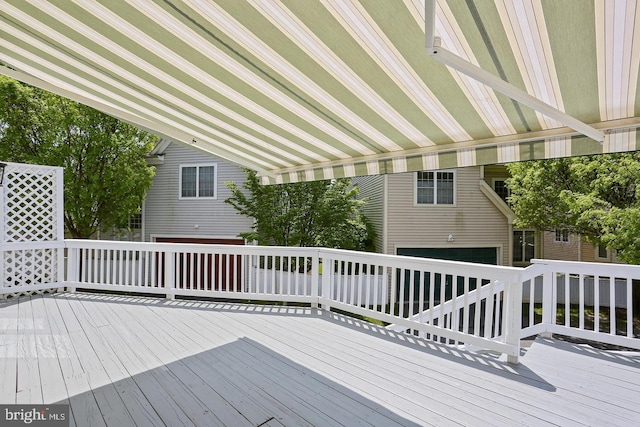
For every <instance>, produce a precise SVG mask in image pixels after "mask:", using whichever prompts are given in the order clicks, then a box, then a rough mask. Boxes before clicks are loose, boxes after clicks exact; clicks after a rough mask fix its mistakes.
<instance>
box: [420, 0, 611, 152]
mask: <svg viewBox="0 0 640 427" xmlns="http://www.w3.org/2000/svg"><path fill="white" fill-rule="evenodd" d="M436 6H437V0H425V3H424V7H425V14H424V16H425V18H424V24H425V28H424V29H425V43H426V49H427V54H429V56H431V57H432V58H433V59H435V60H436V61H438V62H441V63H443V64H445V65H448V66H449V67H451V68H453V69H454V70H457V71H459V72H461V73H463V74H466V75H467V76H469V77H471V78H472V79H474V80H477V81H479V82H480V83H483V84H485V85H487V86H489V87H490V88H492V89H494V90H495V91H498V92H500V93H502V94H503V95H506V96H508V97H509V98H511V99H513V100H515V101H518V102H520V103H521V104H524V105H526V106H528V107H530V108H533V109H534V110H536V111H538V112H539V113H541V114H544V115H545V116H547V117H550V118H552V119H555V120H557V121H559V122H560V123H562V124H564V125H565V126H567V127H570V128H571V129H574V130H576V131H578V132H580V133H581V134H583V135H586V136H588V137H589V138H591V139H594V140H596V141H598V142H599V143H601V144H602V143H603V142H604V134H603V133H602V132H601V131H599V130H597V129H595V128H594V127H592V126H589V125H588V124H586V123H583V122H581V121H580V120H578V119H576V118H575V117H573V116H570V115H568V114H567V113H565V112H563V111H560V110H559V109H557V108H555V107H552V106H551V105H549V104H547V103H545V102H542V101H540V100H539V99H538V98H536V97H533V96H531V95H529V94H528V93H527V92H525V91H524V90H522V89H520V88H518V87H516V86H514V85H512V84H511V83H508V82H506V81H504V80H502V79H501V78H499V77H497V76H495V75H493V74H491V73H490V72H488V71H486V70H483V69H482V68H480V67H478V66H477V65H475V64H472V63H471V62H469V61H467V60H466V59H463V58H461V57H459V56H458V55H456V54H454V53H452V52H449V51H448V50H446V49H444V48H443V47H442V46H441V40H440V37H437V36H436V35H435V28H436V26H435V23H436Z"/></svg>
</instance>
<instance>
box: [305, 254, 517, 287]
mask: <svg viewBox="0 0 640 427" xmlns="http://www.w3.org/2000/svg"><path fill="white" fill-rule="evenodd" d="M318 252H319V254H320V256H323V255H328V256H331V257H332V258H334V259H339V260H343V261H359V262H363V263H365V264H375V265H384V266H388V267H397V268H415V269H424V268H425V267H427V268H428V267H431V268H434V270H439V271H435V272H441V271H446V274H453V275H460V276H464V275H471V276H475V277H486V278H496V279H502V280H519V277H520V274H522V272H523V271H524V269H523V268H519V267H508V266H502V265H490V264H477V263H469V262H460V261H448V260H441V259H434V258H420V257H411V256H402V255H386V254H378V253H372V252H356V251H347V250H343V249H326V248H320V249H319V250H318Z"/></svg>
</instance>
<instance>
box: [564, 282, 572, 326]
mask: <svg viewBox="0 0 640 427" xmlns="http://www.w3.org/2000/svg"><path fill="white" fill-rule="evenodd" d="M562 274H564V325H565V326H571V295H570V292H571V275H570V274H569V273H562Z"/></svg>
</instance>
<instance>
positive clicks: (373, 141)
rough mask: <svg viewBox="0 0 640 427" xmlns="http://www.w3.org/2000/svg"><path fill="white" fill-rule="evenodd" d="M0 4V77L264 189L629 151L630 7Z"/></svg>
mask: <svg viewBox="0 0 640 427" xmlns="http://www.w3.org/2000/svg"><path fill="white" fill-rule="evenodd" d="M0 3H1V5H0V22H1V23H2V25H0V62H2V63H4V64H6V67H0V73H3V74H6V75H9V76H11V77H14V78H17V79H19V80H22V81H25V82H27V83H30V84H33V85H36V86H40V87H43V88H45V89H48V90H51V91H53V92H57V93H59V94H62V95H64V96H67V97H69V98H72V99H75V100H78V101H80V102H83V103H86V104H89V105H92V106H94V107H96V108H98V109H101V110H103V111H105V112H107V113H109V114H111V115H114V116H117V117H119V118H121V119H123V120H126V121H129V122H131V123H133V124H136V125H138V126H140V127H142V128H145V129H148V130H151V131H153V132H154V133H157V134H159V135H161V136H163V137H165V138H169V139H172V140H175V141H179V142H183V143H186V144H191V145H193V146H194V147H196V148H198V149H201V150H204V151H207V152H210V153H212V154H214V155H216V156H218V157H221V158H224V159H226V160H229V161H232V162H235V163H238V164H241V165H244V166H247V167H250V168H252V169H255V170H257V171H258V172H259V173H260V174H261V175H262V176H263V177H264V181H265V182H289V181H300V180H311V179H323V178H333V177H340V176H356V175H366V174H378V173H392V172H404V171H412V170H423V169H438V168H450V167H460V166H469V165H479V164H492V163H503V162H508V161H517V160H528V159H539V158H550V157H559V156H568V155H581V154H592V153H602V152H615V151H628V150H636V149H637V145H638V143H637V136H636V135H637V133H636V128H637V127H638V125H639V124H640V118H639V117H638V112H639V109H640V102H638V99H639V96H640V92H639V91H638V84H637V83H638V68H639V64H640V29H639V26H640V11H639V8H638V4H637V2H636V1H632V0H629V1H626V0H600V1H594V2H580V1H541V0H528V1H511V0H498V1H495V2H489V1H478V2H474V1H471V0H469V1H464V2H463V1H459V0H456V1H442V0H439V1H437V2H434V1H433V0H427V2H426V3H427V12H426V17H427V31H426V35H427V45H428V46H429V47H430V48H431V49H430V51H429V52H427V51H426V49H425V8H424V5H423V4H424V2H421V1H420V0H403V1H400V0H397V1H395V0H394V1H386V0H379V1H366V2H357V1H346V0H318V1H299V0H254V1H237V0H217V1H215V2H210V1H207V2H204V1H189V0H157V1H155V2H149V1H142V0H139V1H131V2H121V1H114V2H106V3H104V4H101V3H98V2H94V1H82V2H77V3H72V2H57V3H56V4H52V3H49V2H42V1H35V0H24V1H22V0H20V1H17V0H16V1H4V0H0ZM430 7H432V8H431V9H430ZM431 10H433V11H434V12H435V17H434V18H435V19H433V18H432V17H430V13H431V12H430V11H431ZM432 29H434V30H435V31H434V32H432ZM433 35H435V36H436V37H435V38H434V37H432V36H433ZM434 52H437V53H436V54H434ZM456 61H458V62H460V61H462V63H461V64H462V65H460V64H458V63H457V62H456ZM442 62H444V64H448V65H444V64H443V63H442ZM474 67H475V68H478V69H480V70H481V71H484V72H485V73H487V74H488V76H489V79H491V78H492V77H493V78H494V79H495V80H500V81H506V82H508V83H509V85H510V86H509V88H510V89H509V90H508V92H509V96H511V97H514V98H516V99H518V100H517V101H516V100H514V99H512V98H510V97H509V96H505V95H504V94H502V93H501V92H499V91H496V90H494V89H492V88H490V87H489V86H486V85H485V84H482V83H479V82H478V79H480V80H482V78H481V76H479V75H477V74H473V73H474V70H475V68H474ZM455 68H457V69H455ZM469 73H471V74H473V78H472V77H470V76H469V75H468V74H469ZM485 77H486V76H485ZM485 83H486V82H485ZM493 84H499V82H498V83H496V82H495V81H494V82H493ZM512 89H515V90H516V91H515V92H517V91H518V90H519V91H520V92H518V93H524V94H528V96H529V97H530V98H531V99H529V100H528V101H527V100H524V101H523V99H522V98H518V97H517V96H515V95H514V94H515V92H513V91H512ZM532 99H533V100H534V101H538V102H541V103H540V104H535V102H533V103H532V102H530V101H531V100H532ZM541 104H544V105H546V106H547V107H549V108H550V110H548V111H555V112H559V113H566V114H567V115H569V116H571V117H570V118H573V119H577V120H576V122H577V123H574V122H571V121H570V120H569V119H568V116H566V115H565V116H563V115H562V114H560V115H555V114H552V117H553V118H551V117H550V116H549V114H551V113H549V114H548V111H547V110H544V108H545V107H544V105H541ZM532 106H533V107H535V108H537V109H538V110H540V109H542V110H543V111H546V112H545V114H541V113H540V112H539V111H536V110H534V109H532V108H531V107H532ZM559 119H560V120H559ZM565 119H567V120H565ZM582 125H585V126H582ZM576 128H578V129H577V130H576ZM590 130H593V132H591V131H590ZM585 133H587V134H589V135H590V137H586V136H584V134H585ZM598 139H600V140H601V141H598Z"/></svg>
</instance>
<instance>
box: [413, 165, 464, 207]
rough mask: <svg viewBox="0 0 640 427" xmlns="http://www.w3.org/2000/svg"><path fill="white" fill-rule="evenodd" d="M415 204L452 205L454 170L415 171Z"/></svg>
mask: <svg viewBox="0 0 640 427" xmlns="http://www.w3.org/2000/svg"><path fill="white" fill-rule="evenodd" d="M416 204H418V205H454V204H455V172H453V171H421V172H417V173H416Z"/></svg>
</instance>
